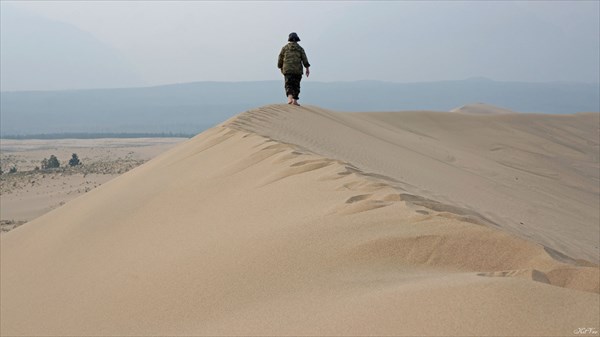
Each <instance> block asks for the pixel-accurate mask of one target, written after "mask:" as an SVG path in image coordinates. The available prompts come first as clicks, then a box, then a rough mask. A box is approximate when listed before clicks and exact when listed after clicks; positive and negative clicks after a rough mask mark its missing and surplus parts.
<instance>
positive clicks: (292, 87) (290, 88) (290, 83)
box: [284, 74, 302, 99]
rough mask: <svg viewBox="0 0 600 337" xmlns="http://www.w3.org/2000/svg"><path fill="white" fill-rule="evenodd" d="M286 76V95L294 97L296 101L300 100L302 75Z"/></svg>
mask: <svg viewBox="0 0 600 337" xmlns="http://www.w3.org/2000/svg"><path fill="white" fill-rule="evenodd" d="M284 76H285V95H286V96H289V95H292V97H293V98H294V99H299V98H300V97H298V95H300V80H302V75H296V74H293V75H284Z"/></svg>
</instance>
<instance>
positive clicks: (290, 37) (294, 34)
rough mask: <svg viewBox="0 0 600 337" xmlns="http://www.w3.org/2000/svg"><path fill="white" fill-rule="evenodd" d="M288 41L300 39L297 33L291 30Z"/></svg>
mask: <svg viewBox="0 0 600 337" xmlns="http://www.w3.org/2000/svg"><path fill="white" fill-rule="evenodd" d="M288 41H294V42H298V41H300V38H299V37H298V34H296V33H294V32H291V33H290V36H289V37H288Z"/></svg>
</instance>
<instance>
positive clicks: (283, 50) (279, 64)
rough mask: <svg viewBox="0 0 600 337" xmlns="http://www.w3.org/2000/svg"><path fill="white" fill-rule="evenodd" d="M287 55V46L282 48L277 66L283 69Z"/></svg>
mask: <svg viewBox="0 0 600 337" xmlns="http://www.w3.org/2000/svg"><path fill="white" fill-rule="evenodd" d="M284 57H285V47H284V48H281V52H279V60H278V61H277V68H279V69H281V70H282V71H283V69H282V68H283V58H284Z"/></svg>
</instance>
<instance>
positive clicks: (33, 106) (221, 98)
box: [0, 78, 600, 136]
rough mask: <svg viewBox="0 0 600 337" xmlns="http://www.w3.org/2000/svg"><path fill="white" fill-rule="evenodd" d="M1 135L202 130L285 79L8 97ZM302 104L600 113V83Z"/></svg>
mask: <svg viewBox="0 0 600 337" xmlns="http://www.w3.org/2000/svg"><path fill="white" fill-rule="evenodd" d="M0 95H1V102H0V109H1V110H0V122H1V123H0V133H1V134H2V135H4V136H6V135H27V134H40V133H65V132H67V133H68V132H89V133H107V132H115V133H123V132H138V133H139V132H144V133H147V132H156V133H162V132H175V133H197V132H200V131H202V130H204V129H206V128H208V127H210V126H212V125H215V124H217V123H220V122H222V121H224V120H225V119H227V118H229V117H231V116H233V115H235V114H237V113H239V112H242V111H245V110H248V109H251V108H254V107H257V106H261V105H265V104H271V103H278V102H283V101H285V93H284V89H283V83H282V81H260V82H194V83H184V84H173V85H164V86H156V87H141V88H125V89H90V90H67V91H18V92H2V93H0ZM300 102H301V103H304V104H310V105H318V106H321V107H323V108H327V109H332V110H338V111H402V110H440V111H450V110H452V109H455V108H457V107H460V106H462V105H465V104H469V103H476V102H482V103H485V104H490V105H497V106H500V107H503V108H505V109H510V110H513V111H519V112H534V113H551V114H571V113H576V112H590V111H594V112H595V111H600V85H599V84H598V83H593V84H587V83H563V82H552V83H523V82H498V81H493V80H489V79H485V78H473V79H467V80H460V81H441V82H423V83H395V82H380V81H357V82H328V83H326V82H313V81H311V80H310V79H305V80H304V81H303V82H302V93H301V100H300Z"/></svg>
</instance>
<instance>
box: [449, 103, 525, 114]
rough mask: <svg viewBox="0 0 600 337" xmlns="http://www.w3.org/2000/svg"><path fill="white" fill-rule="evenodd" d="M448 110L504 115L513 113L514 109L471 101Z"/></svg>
mask: <svg viewBox="0 0 600 337" xmlns="http://www.w3.org/2000/svg"><path fill="white" fill-rule="evenodd" d="M450 112H460V113H466V114H477V115H505V114H514V113H516V112H515V111H512V110H510V109H506V108H501V107H498V106H493V105H490V104H485V103H471V104H466V105H463V106H460V107H458V108H455V109H452V110H450Z"/></svg>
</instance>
